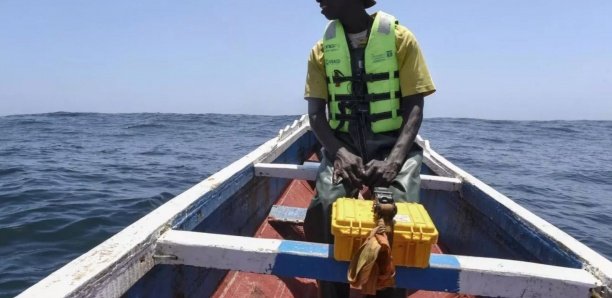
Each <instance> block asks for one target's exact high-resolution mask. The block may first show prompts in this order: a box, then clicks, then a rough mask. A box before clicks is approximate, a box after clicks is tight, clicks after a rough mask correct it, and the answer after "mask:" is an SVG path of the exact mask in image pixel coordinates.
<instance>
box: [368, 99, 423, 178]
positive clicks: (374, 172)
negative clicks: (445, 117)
mask: <svg viewBox="0 0 612 298" xmlns="http://www.w3.org/2000/svg"><path fill="white" fill-rule="evenodd" d="M423 105H424V101H423V94H415V95H411V96H406V97H403V98H402V101H401V107H402V117H403V119H404V121H403V123H402V127H401V128H400V134H399V137H398V138H397V141H396V142H395V146H393V149H392V150H391V153H390V154H389V156H388V157H387V159H385V160H372V161H370V162H369V163H368V164H367V165H366V169H367V170H366V173H365V176H366V177H367V178H366V181H367V182H368V185H369V186H389V184H391V181H393V179H395V176H397V173H399V171H400V170H401V168H402V165H403V163H404V161H405V159H406V155H407V154H408V152H409V151H410V148H412V144H413V143H414V140H415V138H416V136H417V134H418V132H419V128H420V127H421V122H422V121H423Z"/></svg>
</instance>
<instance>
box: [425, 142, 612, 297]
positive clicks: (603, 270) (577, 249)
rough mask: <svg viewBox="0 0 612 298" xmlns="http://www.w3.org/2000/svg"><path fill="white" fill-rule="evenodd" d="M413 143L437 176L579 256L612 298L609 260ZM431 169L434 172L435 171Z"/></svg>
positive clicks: (426, 145)
mask: <svg viewBox="0 0 612 298" xmlns="http://www.w3.org/2000/svg"><path fill="white" fill-rule="evenodd" d="M417 143H418V144H419V145H420V146H421V147H423V157H424V160H423V162H424V163H425V162H426V161H427V163H429V164H433V165H436V166H437V169H438V170H437V171H439V172H436V173H437V174H439V175H450V176H454V177H457V178H459V179H460V180H461V181H463V183H468V184H471V185H473V186H474V187H477V188H479V189H481V190H482V191H483V192H484V193H485V194H487V195H488V196H489V197H491V199H492V200H495V201H497V202H499V203H500V204H501V205H503V206H505V207H506V208H508V210H509V211H510V212H512V213H514V214H515V215H516V216H517V217H518V218H520V219H521V220H522V221H523V222H525V223H527V224H528V225H530V226H531V227H532V228H533V229H534V230H537V231H539V232H540V233H541V234H543V235H546V236H547V237H550V238H551V239H554V240H555V242H557V243H558V244H559V246H561V247H563V248H565V249H567V250H568V251H572V252H574V253H575V254H577V255H578V256H580V257H581V258H582V260H583V262H584V264H583V266H584V268H585V269H586V270H587V271H589V272H590V273H592V274H593V275H594V276H595V277H597V278H599V279H600V280H601V281H602V283H603V285H604V286H605V287H606V288H607V292H608V294H607V295H610V297H612V262H610V260H608V259H606V258H605V257H603V256H602V255H600V254H599V253H597V252H595V251H594V250H592V249H591V248H589V247H587V246H586V245H584V244H583V243H581V242H579V241H578V240H576V239H575V238H573V237H572V236H570V235H568V234H567V233H565V232H564V231H562V230H560V229H559V228H557V227H555V226H554V225H552V224H550V223H549V222H547V221H545V220H544V219H542V218H540V217H539V216H537V215H535V214H533V213H532V212H531V211H529V210H527V209H525V208H524V207H523V206H521V205H519V204H517V203H516V202H514V201H513V200H511V199H510V198H508V197H506V196H505V195H503V194H501V193H500V192H498V191H497V190H495V189H493V188H492V187H490V186H489V185H487V184H486V183H484V182H482V181H480V180H479V179H477V178H476V177H474V176H472V175H470V174H468V173H467V172H465V171H463V170H462V169H460V168H459V167H457V166H456V165H454V164H453V163H451V162H450V161H448V160H447V159H446V158H444V157H442V156H441V155H440V154H438V153H437V152H436V151H434V150H433V149H431V148H430V147H429V142H428V141H426V140H424V139H423V138H421V137H420V136H418V138H417ZM432 169H433V170H434V171H436V168H432Z"/></svg>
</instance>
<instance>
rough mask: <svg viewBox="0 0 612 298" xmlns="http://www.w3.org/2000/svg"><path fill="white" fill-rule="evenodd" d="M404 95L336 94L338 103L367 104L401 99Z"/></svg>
mask: <svg viewBox="0 0 612 298" xmlns="http://www.w3.org/2000/svg"><path fill="white" fill-rule="evenodd" d="M401 96H402V93H401V92H400V91H395V92H393V93H391V92H384V93H374V94H363V95H348V94H336V101H338V102H342V101H365V102H376V101H381V100H387V99H391V98H400V97H401Z"/></svg>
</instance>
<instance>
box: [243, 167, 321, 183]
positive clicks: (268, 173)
mask: <svg viewBox="0 0 612 298" xmlns="http://www.w3.org/2000/svg"><path fill="white" fill-rule="evenodd" d="M254 167H255V176H261V177H274V178H287V179H298V180H310V181H313V180H315V179H316V178H317V170H318V169H319V163H312V162H309V163H304V165H289V164H275V163H257V164H255V165H254Z"/></svg>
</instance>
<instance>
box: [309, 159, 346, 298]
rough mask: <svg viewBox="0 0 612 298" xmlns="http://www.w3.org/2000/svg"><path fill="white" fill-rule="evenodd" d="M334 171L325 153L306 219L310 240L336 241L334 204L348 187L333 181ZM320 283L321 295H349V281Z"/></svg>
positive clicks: (330, 242)
mask: <svg viewBox="0 0 612 298" xmlns="http://www.w3.org/2000/svg"><path fill="white" fill-rule="evenodd" d="M332 173H333V165H332V164H331V162H330V161H329V160H327V158H326V157H325V154H323V158H322V160H321V166H319V172H318V174H317V186H316V190H317V192H316V194H315V197H314V198H313V199H312V202H310V206H308V210H307V212H306V219H305V220H304V234H305V235H306V240H308V241H310V242H318V243H328V244H332V243H333V241H334V239H333V236H332V235H331V209H332V204H333V203H334V202H335V201H336V199H338V198H340V197H345V196H346V194H347V189H346V188H345V186H344V184H343V183H340V184H336V185H334V184H333V183H332ZM318 285H319V293H320V296H321V297H326V298H327V297H329V298H336V297H338V298H340V297H349V291H350V287H349V285H348V284H347V283H332V282H325V281H320V282H319V283H318Z"/></svg>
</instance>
